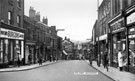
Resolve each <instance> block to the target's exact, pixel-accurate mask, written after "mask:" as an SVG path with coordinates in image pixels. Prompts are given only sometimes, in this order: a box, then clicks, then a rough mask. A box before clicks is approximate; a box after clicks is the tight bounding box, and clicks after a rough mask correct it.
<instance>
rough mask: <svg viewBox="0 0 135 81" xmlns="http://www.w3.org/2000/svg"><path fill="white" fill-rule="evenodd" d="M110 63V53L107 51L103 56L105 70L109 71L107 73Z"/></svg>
mask: <svg viewBox="0 0 135 81" xmlns="http://www.w3.org/2000/svg"><path fill="white" fill-rule="evenodd" d="M108 61H109V59H108V52H107V50H106V51H105V53H104V54H103V65H104V68H106V69H107V71H108Z"/></svg>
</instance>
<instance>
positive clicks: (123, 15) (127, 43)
mask: <svg viewBox="0 0 135 81" xmlns="http://www.w3.org/2000/svg"><path fill="white" fill-rule="evenodd" d="M122 17H124V26H125V28H126V33H125V34H126V54H127V71H129V64H130V58H129V38H128V34H129V31H128V27H127V15H126V14H125V12H124V11H122Z"/></svg>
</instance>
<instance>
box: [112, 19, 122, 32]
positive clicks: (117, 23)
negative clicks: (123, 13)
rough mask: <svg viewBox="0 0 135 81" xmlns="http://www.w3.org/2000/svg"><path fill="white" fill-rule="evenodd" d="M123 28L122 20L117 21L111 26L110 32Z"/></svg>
mask: <svg viewBox="0 0 135 81" xmlns="http://www.w3.org/2000/svg"><path fill="white" fill-rule="evenodd" d="M123 27H124V18H121V19H119V20H118V21H116V22H114V23H113V24H111V28H112V31H113V32H114V31H116V30H118V29H121V28H123Z"/></svg>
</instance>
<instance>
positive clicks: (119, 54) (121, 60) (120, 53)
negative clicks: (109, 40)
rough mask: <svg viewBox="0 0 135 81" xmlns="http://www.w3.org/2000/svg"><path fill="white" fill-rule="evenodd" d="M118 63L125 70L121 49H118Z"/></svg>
mask: <svg viewBox="0 0 135 81" xmlns="http://www.w3.org/2000/svg"><path fill="white" fill-rule="evenodd" d="M118 65H119V70H120V71H122V70H123V55H122V52H121V50H120V49H119V51H118Z"/></svg>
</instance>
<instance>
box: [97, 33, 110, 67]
mask: <svg viewBox="0 0 135 81" xmlns="http://www.w3.org/2000/svg"><path fill="white" fill-rule="evenodd" d="M107 36H108V35H107V34H105V35H102V36H100V37H99V43H98V44H99V49H98V52H99V54H98V63H99V64H103V59H102V56H103V54H105V51H106V50H107V47H106V45H107V38H108V37H107Z"/></svg>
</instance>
